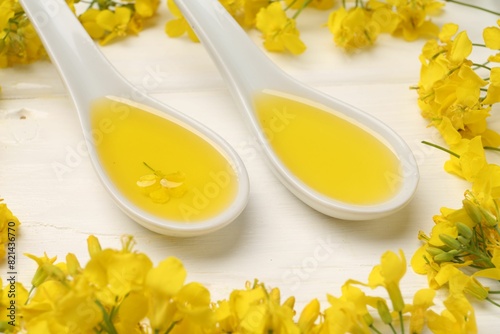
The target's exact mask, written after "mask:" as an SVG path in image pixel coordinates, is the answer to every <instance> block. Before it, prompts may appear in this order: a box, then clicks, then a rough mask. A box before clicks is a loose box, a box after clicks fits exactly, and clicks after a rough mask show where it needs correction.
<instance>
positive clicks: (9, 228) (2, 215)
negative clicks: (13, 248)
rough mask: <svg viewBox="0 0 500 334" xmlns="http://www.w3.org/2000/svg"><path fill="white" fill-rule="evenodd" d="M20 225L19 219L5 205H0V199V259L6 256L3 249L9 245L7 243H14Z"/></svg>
mask: <svg viewBox="0 0 500 334" xmlns="http://www.w3.org/2000/svg"><path fill="white" fill-rule="evenodd" d="M20 225H21V223H20V222H19V219H17V217H16V216H14V215H13V214H12V211H10V210H9V208H8V207H7V204H5V203H2V199H1V198H0V259H3V258H4V257H5V255H6V254H7V252H6V249H5V247H7V246H8V245H9V242H11V244H12V243H15V241H16V238H17V236H18V235H19V226H20Z"/></svg>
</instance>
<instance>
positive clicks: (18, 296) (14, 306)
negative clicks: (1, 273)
mask: <svg viewBox="0 0 500 334" xmlns="http://www.w3.org/2000/svg"><path fill="white" fill-rule="evenodd" d="M3 283H4V282H2V278H1V277H0V332H2V333H17V332H18V331H19V330H20V329H21V315H22V308H23V306H24V304H25V303H26V300H27V299H28V291H27V290H26V288H25V287H24V286H23V285H22V283H20V282H17V281H16V279H14V280H13V279H12V278H11V277H9V275H7V279H6V280H5V286H3Z"/></svg>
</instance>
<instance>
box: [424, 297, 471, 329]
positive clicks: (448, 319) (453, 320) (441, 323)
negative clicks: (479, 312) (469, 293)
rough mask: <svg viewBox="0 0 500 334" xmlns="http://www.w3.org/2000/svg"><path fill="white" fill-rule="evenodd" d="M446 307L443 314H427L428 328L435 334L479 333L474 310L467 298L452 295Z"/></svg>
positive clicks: (432, 312)
mask: <svg viewBox="0 0 500 334" xmlns="http://www.w3.org/2000/svg"><path fill="white" fill-rule="evenodd" d="M444 305H445V307H446V309H445V310H444V311H443V312H441V314H437V313H436V312H434V311H432V310H428V311H427V312H426V315H427V320H428V321H427V323H428V327H429V329H430V330H431V331H432V332H433V333H435V334H448V333H464V334H466V333H467V334H469V333H477V325H476V317H475V314H474V309H473V307H472V305H471V304H470V303H469V301H468V300H467V298H466V297H465V296H463V295H450V296H449V297H448V298H447V299H446V300H445V301H444Z"/></svg>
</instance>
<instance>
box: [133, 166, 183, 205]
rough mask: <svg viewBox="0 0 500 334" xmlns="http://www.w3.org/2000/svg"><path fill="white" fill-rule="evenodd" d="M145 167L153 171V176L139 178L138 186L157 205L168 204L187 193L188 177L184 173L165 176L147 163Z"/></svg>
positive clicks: (147, 175)
mask: <svg viewBox="0 0 500 334" xmlns="http://www.w3.org/2000/svg"><path fill="white" fill-rule="evenodd" d="M144 165H145V166H146V167H147V168H148V169H149V170H151V171H152V174H146V175H143V176H141V177H140V178H139V180H138V181H137V186H138V187H139V189H140V190H141V191H142V193H144V195H146V196H148V197H149V198H151V200H152V201H153V202H155V203H166V202H168V200H169V199H170V198H171V197H173V198H180V197H182V196H183V195H184V194H185V193H186V191H187V186H186V176H185V175H184V173H182V172H176V173H170V174H163V173H162V172H161V171H158V170H155V169H153V168H152V167H150V166H149V165H148V164H147V163H144Z"/></svg>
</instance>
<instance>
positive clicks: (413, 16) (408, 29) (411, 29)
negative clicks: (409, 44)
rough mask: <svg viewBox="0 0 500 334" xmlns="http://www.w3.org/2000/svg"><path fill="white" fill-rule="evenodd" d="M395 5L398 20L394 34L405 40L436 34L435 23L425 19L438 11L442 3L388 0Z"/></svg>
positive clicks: (429, 0) (431, 0)
mask: <svg viewBox="0 0 500 334" xmlns="http://www.w3.org/2000/svg"><path fill="white" fill-rule="evenodd" d="M388 2H389V3H393V4H394V5H395V6H396V10H397V13H398V15H399V17H400V22H399V25H398V27H397V28H396V30H395V31H394V34H395V35H401V36H403V38H404V39H405V40H407V41H413V40H416V39H417V38H419V37H421V36H436V35H437V34H438V33H439V28H438V26H437V25H436V24H434V23H432V22H431V21H430V20H428V19H427V17H428V15H429V14H433V13H435V12H436V11H438V10H439V9H440V8H441V7H442V6H443V4H442V3H440V2H438V1H434V0H423V1H406V0H392V1H388Z"/></svg>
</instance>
